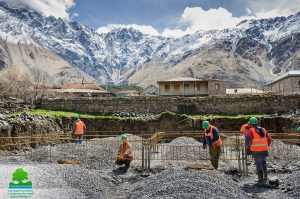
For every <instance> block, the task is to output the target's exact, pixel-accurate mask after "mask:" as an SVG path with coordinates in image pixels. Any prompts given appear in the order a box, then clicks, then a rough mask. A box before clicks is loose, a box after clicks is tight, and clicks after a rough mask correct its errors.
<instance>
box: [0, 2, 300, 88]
mask: <svg viewBox="0 0 300 199" xmlns="http://www.w3.org/2000/svg"><path fill="white" fill-rule="evenodd" d="M299 24H300V13H298V14H296V15H293V16H289V17H287V18H286V17H277V18H273V19H262V20H250V21H243V22H241V23H239V24H238V25H237V26H236V27H235V28H233V29H224V30H210V31H198V32H196V33H195V34H192V35H186V36H184V37H181V38H176V39H175V38H166V37H158V36H151V35H146V34H142V33H141V32H139V31H137V30H134V29H132V28H131V29H125V28H124V29H115V30H113V31H111V32H109V33H106V34H98V33H97V32H96V31H94V30H92V29H91V28H90V27H88V26H87V25H82V24H80V23H78V22H76V21H75V22H65V21H63V20H62V19H60V18H58V19H56V18H54V17H52V16H50V17H43V16H42V15H41V14H39V13H38V12H36V11H32V10H29V9H27V8H24V7H11V6H8V5H7V4H5V3H1V2H0V39H1V43H2V49H4V50H2V57H6V59H4V58H3V59H1V52H0V59H1V60H2V62H3V63H2V65H3V66H4V65H7V66H9V65H13V64H16V63H13V62H14V59H13V58H11V59H9V57H10V56H11V54H12V53H10V52H12V50H10V51H9V50H7V49H9V45H13V44H14V45H18V46H22V49H23V48H24V49H27V47H28V46H34V47H36V48H42V49H45V50H48V51H49V52H51V53H53V54H54V55H55V56H57V57H58V58H56V59H57V60H58V59H62V60H63V61H65V62H66V63H67V65H68V67H73V68H78V70H77V71H80V72H78V73H76V75H74V74H75V73H73V72H70V70H71V69H70V68H68V72H67V73H68V74H69V76H68V77H73V78H74V81H75V79H76V78H75V76H78V78H77V79H80V78H81V77H80V75H81V76H85V78H90V79H91V78H94V79H95V80H97V81H98V83H100V84H105V83H106V82H114V83H115V84H138V85H141V86H147V84H150V83H155V82H156V81H159V80H161V79H169V78H170V76H171V77H175V76H192V77H198V78H201V77H207V76H212V77H216V78H220V79H226V80H228V85H231V86H246V85H244V83H245V81H244V83H243V77H242V76H243V75H244V76H245V77H247V79H250V80H249V82H250V83H251V84H260V85H262V84H263V83H265V82H267V81H270V80H271V79H274V78H275V77H276V76H275V75H274V74H276V75H281V74H283V73H285V72H286V71H288V70H292V69H299V62H300V55H299V52H300V51H299V48H300V44H299V43H300V34H299V32H300V25H299ZM8 44H9V45H8ZM7 46H8V47H7ZM20 49H21V48H20ZM20 51H22V50H20ZM24 51H25V52H26V50H24ZM30 53H31V55H32V56H29V57H31V58H32V57H36V56H37V55H35V54H38V51H37V50H31V51H30ZM54 55H53V56H54ZM49 59H50V58H49ZM23 62H26V63H23V64H24V65H25V66H26V67H30V64H28V63H29V61H23ZM18 64H21V61H19V62H18ZM26 64H27V65H26ZM35 64H36V63H35ZM39 65H41V66H42V65H43V63H42V62H39ZM0 66H1V63H0ZM63 66H66V65H64V64H60V67H56V71H55V72H51V71H50V72H49V71H48V72H47V73H48V74H49V79H52V82H55V81H54V79H55V78H57V76H56V75H57V74H61V75H60V76H59V75H58V76H59V77H60V78H62V76H63V75H64V73H59V72H58V71H59V70H62V69H64V70H66V68H64V67H63ZM51 67H55V66H48V65H47V66H46V68H47V70H50V69H49V68H51ZM45 70H46V69H45ZM50 76H51V77H50ZM262 81H263V82H262Z"/></svg>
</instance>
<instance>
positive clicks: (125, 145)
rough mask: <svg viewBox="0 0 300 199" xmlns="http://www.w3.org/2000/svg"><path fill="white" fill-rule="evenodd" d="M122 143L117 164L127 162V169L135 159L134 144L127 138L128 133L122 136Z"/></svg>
mask: <svg viewBox="0 0 300 199" xmlns="http://www.w3.org/2000/svg"><path fill="white" fill-rule="evenodd" d="M121 140H122V143H121V144H120V147H119V151H118V155H117V160H116V164H117V165H123V164H125V167H124V169H125V170H126V171H127V170H128V169H129V166H130V162H131V161H132V160H133V157H134V156H133V153H132V145H131V144H130V143H129V141H128V140H127V136H126V135H124V134H123V135H122V136H121Z"/></svg>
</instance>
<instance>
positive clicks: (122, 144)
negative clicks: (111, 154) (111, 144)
mask: <svg viewBox="0 0 300 199" xmlns="http://www.w3.org/2000/svg"><path fill="white" fill-rule="evenodd" d="M128 145H129V142H122V143H121V144H120V150H121V152H122V155H123V154H124V153H125V151H126V150H127V148H128ZM128 155H130V156H131V157H132V158H133V153H132V151H130V152H129V153H128Z"/></svg>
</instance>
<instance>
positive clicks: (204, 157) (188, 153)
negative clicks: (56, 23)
mask: <svg viewBox="0 0 300 199" xmlns="http://www.w3.org/2000/svg"><path fill="white" fill-rule="evenodd" d="M123 133H124V132H123ZM114 134H115V135H112V134H107V132H102V133H101V135H96V134H95V135H89V136H85V139H84V140H83V144H82V145H79V144H78V145H76V144H74V143H73V139H72V138H71V137H70V136H66V134H44V135H34V136H24V137H1V138H0V156H25V157H26V158H30V159H31V160H33V161H41V162H56V161H57V160H58V159H60V158H63V159H70V160H74V161H79V162H85V161H89V162H91V161H93V162H97V164H98V165H97V166H98V167H101V164H104V163H107V162H110V163H113V161H115V156H116V154H117V151H118V147H119V145H120V137H119V136H120V134H122V133H121V132H115V133H114ZM220 134H221V137H222V140H223V144H222V146H221V155H220V158H219V163H221V164H224V165H226V167H227V168H229V170H231V171H232V170H235V171H238V172H240V173H244V174H246V175H247V174H248V171H249V168H248V165H249V160H251V159H252V158H251V157H250V156H247V155H246V151H245V137H244V136H243V135H241V133H238V132H221V133H220ZM270 135H271V137H272V139H273V142H272V144H271V146H270V150H269V153H270V157H269V158H268V161H271V162H278V161H283V162H290V161H298V160H300V150H299V147H298V146H297V144H298V135H297V134H278V133H270ZM128 137H129V140H130V142H131V143H132V145H133V152H134V156H135V158H134V161H135V162H136V164H137V165H140V166H141V169H142V174H143V175H149V174H150V171H151V165H155V164H157V163H161V162H164V163H172V162H174V161H176V162H178V163H181V164H187V163H196V164H203V163H210V156H209V153H208V149H203V146H202V143H201V142H199V141H201V138H202V133H199V132H173V133H170V132H168V133H164V132H159V133H153V132H136V134H135V135H128ZM97 166H95V165H94V167H97Z"/></svg>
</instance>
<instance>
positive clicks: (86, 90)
mask: <svg viewBox="0 0 300 199" xmlns="http://www.w3.org/2000/svg"><path fill="white" fill-rule="evenodd" d="M53 88H54V89H52V91H54V92H55V93H56V94H57V95H59V96H62V97H116V95H115V94H113V93H110V92H108V91H106V90H104V89H103V88H101V87H99V86H97V85H96V84H94V83H69V84H63V85H59V86H54V87H53Z"/></svg>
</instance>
